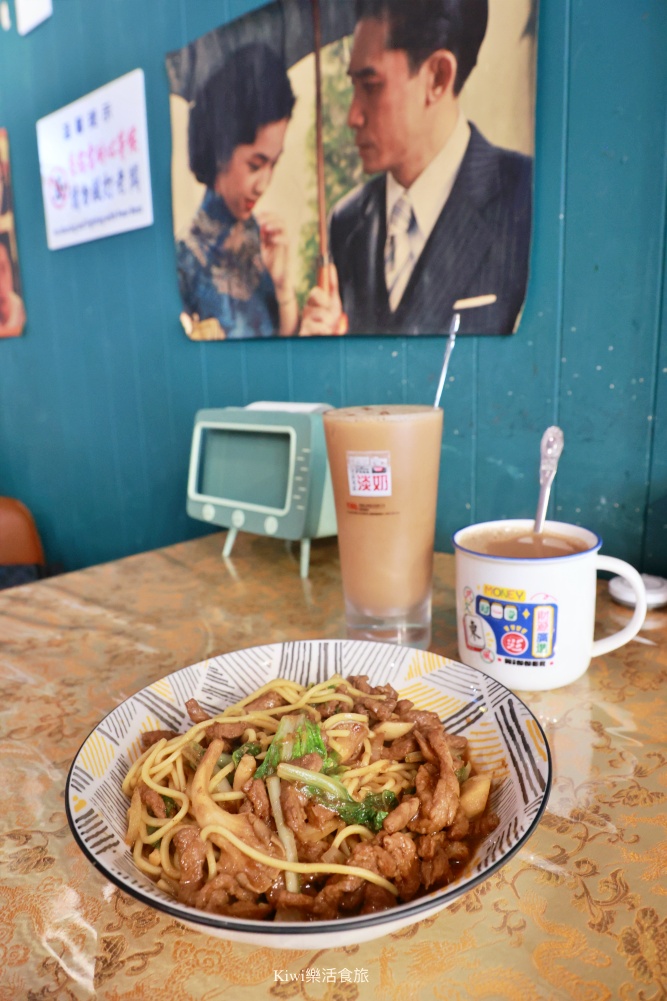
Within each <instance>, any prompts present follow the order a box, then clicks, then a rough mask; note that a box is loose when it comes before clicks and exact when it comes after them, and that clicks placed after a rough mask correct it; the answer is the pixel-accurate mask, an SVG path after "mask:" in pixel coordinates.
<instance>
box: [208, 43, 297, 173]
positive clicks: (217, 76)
mask: <svg viewBox="0 0 667 1001" xmlns="http://www.w3.org/2000/svg"><path fill="white" fill-rule="evenodd" d="M293 107H294V94H293V93H292V87H291V84H290V81H289V77H288V76H287V71H286V69H285V64H284V62H283V60H282V59H281V58H280V56H278V55H277V54H276V53H275V52H274V51H273V49H271V48H270V47H269V46H268V45H264V44H260V43H255V42H253V43H251V44H249V45H244V46H242V47H241V48H239V49H237V50H236V51H235V52H234V53H233V54H232V55H231V56H229V58H228V59H227V61H226V62H225V63H224V65H223V66H222V67H221V69H219V70H217V72H215V73H214V74H213V75H212V76H211V77H209V79H208V80H207V81H206V83H205V84H204V86H203V87H202V88H201V90H200V91H199V93H198V94H197V96H196V98H195V102H194V104H193V105H192V107H191V109H190V120H189V123H188V152H189V156H190V170H191V171H192V173H193V174H194V175H195V177H196V178H197V180H198V181H199V182H200V183H201V184H205V185H206V186H207V187H208V188H212V187H213V186H214V184H215V178H216V176H217V174H218V172H219V171H220V170H224V168H225V167H226V165H227V164H228V163H229V161H230V159H231V157H232V154H233V152H234V150H235V149H236V147H237V146H241V145H251V144H252V143H253V142H254V141H255V138H256V136H257V132H258V130H259V129H260V128H261V127H262V126H263V125H269V124H271V123H272V122H279V121H281V120H282V119H283V118H290V116H291V114H292V109H293Z"/></svg>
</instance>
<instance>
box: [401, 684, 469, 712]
mask: <svg viewBox="0 0 667 1001" xmlns="http://www.w3.org/2000/svg"><path fill="white" fill-rule="evenodd" d="M399 695H400V696H401V698H403V699H410V700H411V701H412V702H414V704H415V705H416V706H417V708H418V709H428V710H430V711H431V712H433V713H437V714H438V716H439V717H440V719H444V717H445V716H451V714H452V713H454V712H456V710H457V709H460V708H461V706H462V705H463V701H462V700H461V699H457V698H454V697H453V696H451V695H443V693H442V692H438V691H436V690H435V689H434V688H431V686H430V685H425V684H422V683H421V682H420V681H416V682H415V683H414V684H413V685H408V686H407V687H406V688H401V689H400V691H399Z"/></svg>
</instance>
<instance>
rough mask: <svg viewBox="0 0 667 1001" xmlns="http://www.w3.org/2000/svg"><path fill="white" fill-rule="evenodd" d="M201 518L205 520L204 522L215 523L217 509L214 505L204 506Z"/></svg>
mask: <svg viewBox="0 0 667 1001" xmlns="http://www.w3.org/2000/svg"><path fill="white" fill-rule="evenodd" d="M201 516H202V518H203V519H204V521H213V519H214V518H215V508H214V507H213V505H212V504H204V506H203V508H202V509H201Z"/></svg>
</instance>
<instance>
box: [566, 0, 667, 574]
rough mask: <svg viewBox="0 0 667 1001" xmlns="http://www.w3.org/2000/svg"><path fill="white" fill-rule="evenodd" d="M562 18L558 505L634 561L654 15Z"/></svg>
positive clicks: (658, 126) (652, 230) (646, 439)
mask: <svg viewBox="0 0 667 1001" xmlns="http://www.w3.org/2000/svg"><path fill="white" fill-rule="evenodd" d="M574 14H575V16H574V18H573V30H572V53H573V57H572V61H571V73H570V111H569V128H568V151H567V170H568V173H567V203H566V219H565V223H566V240H565V247H564V269H565V297H564V313H563V361H562V366H561V400H560V412H561V414H562V421H563V424H564V425H566V426H567V427H568V428H569V431H570V433H569V439H570V442H571V445H572V446H574V447H573V448H572V460H571V462H570V463H569V464H568V467H567V470H564V475H563V477H562V479H561V482H560V484H559V486H560V490H559V501H560V503H561V505H562V513H563V517H565V518H567V519H572V520H575V521H577V522H584V521H588V522H590V523H592V524H593V526H594V527H595V528H597V530H598V531H599V532H600V534H601V535H602V536H603V538H604V541H605V546H604V549H605V552H608V553H610V554H614V555H618V556H623V557H628V558H631V559H634V560H637V559H638V558H639V554H640V551H641V545H642V540H643V523H644V517H645V513H646V504H647V497H648V490H647V487H648V472H649V466H650V447H651V440H652V428H651V420H652V416H653V415H652V405H653V375H654V369H655V362H656V351H657V342H658V338H659V331H658V330H657V328H656V316H657V312H656V307H657V303H658V302H659V297H660V285H661V277H662V276H661V270H660V260H661V259H660V246H661V244H662V242H663V241H664V228H663V227H664V208H663V207H664V173H663V163H664V141H665V135H664V114H665V102H666V100H667V61H666V60H665V57H664V54H665V48H664V40H665V38H667V6H665V4H664V3H661V2H659V0H654V2H650V0H649V2H647V3H642V4H626V3H624V2H622V0H612V2H609V0H586V2H583V0H576V2H575V5H574ZM661 38H662V40H663V45H662V49H661V50H660V46H659V45H658V44H657V42H658V40H659V39H661ZM621 39H622V47H621V45H620V40H621ZM660 51H661V52H662V55H660ZM621 52H622V56H621ZM621 65H622V69H621ZM591 81H599V84H598V85H597V86H592V85H591Z"/></svg>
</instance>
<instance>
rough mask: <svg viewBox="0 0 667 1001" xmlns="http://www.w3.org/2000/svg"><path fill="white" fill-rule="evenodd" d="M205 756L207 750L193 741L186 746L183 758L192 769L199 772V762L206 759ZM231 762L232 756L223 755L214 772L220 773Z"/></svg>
mask: <svg viewBox="0 0 667 1001" xmlns="http://www.w3.org/2000/svg"><path fill="white" fill-rule="evenodd" d="M205 754H206V748H205V747H202V746H201V744H200V743H198V742H197V741H196V740H191V741H190V743H189V744H186V745H185V747H184V748H183V757H184V758H185V760H186V761H187V763H188V764H189V765H190V767H191V768H194V770H195V771H197V769H198V768H199V762H200V761H201V759H202V758H203V757H204V755H205ZM231 760H232V755H231V754H226V753H223V754H221V755H220V757H219V758H218V760H217V761H216V763H215V769H214V772H219V771H220V769H221V768H224V767H225V765H228V764H229V762H230V761H231Z"/></svg>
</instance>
